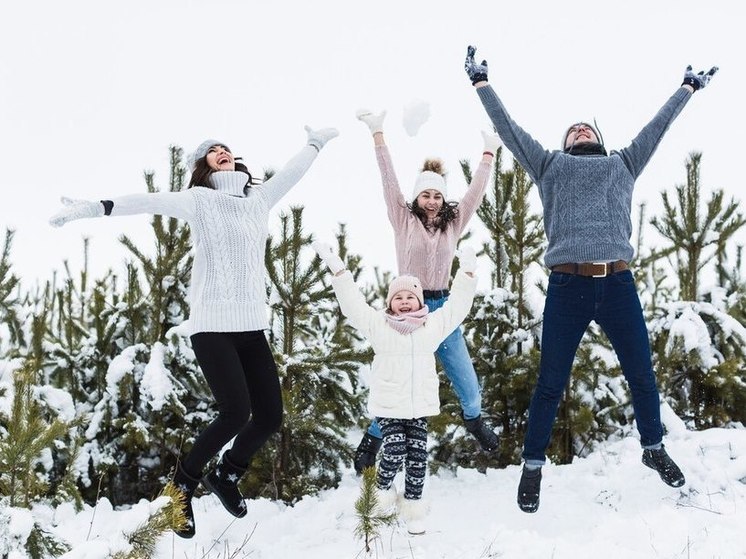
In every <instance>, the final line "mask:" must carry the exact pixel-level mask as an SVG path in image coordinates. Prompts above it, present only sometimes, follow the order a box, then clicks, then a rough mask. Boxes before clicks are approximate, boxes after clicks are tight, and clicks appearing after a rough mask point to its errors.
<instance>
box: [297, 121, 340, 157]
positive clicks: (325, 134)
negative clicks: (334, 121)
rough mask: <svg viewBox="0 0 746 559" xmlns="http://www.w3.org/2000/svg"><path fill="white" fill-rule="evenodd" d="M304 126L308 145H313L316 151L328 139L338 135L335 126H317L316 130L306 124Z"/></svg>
mask: <svg viewBox="0 0 746 559" xmlns="http://www.w3.org/2000/svg"><path fill="white" fill-rule="evenodd" d="M305 128H306V133H307V134H308V145H309V146H313V147H315V148H316V151H321V148H323V147H324V146H325V145H326V143H327V142H328V141H329V140H331V139H332V138H336V137H337V136H339V131H338V130H337V129H336V128H319V129H318V130H314V129H312V128H311V127H310V126H308V125H306V127H305Z"/></svg>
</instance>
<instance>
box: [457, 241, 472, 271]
mask: <svg viewBox="0 0 746 559" xmlns="http://www.w3.org/2000/svg"><path fill="white" fill-rule="evenodd" d="M456 258H458V266H459V270H462V271H464V272H466V273H467V274H473V273H474V272H476V271H477V253H476V251H475V250H474V247H470V246H465V247H463V248H460V249H458V251H457V252H456Z"/></svg>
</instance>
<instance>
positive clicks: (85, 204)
mask: <svg viewBox="0 0 746 559" xmlns="http://www.w3.org/2000/svg"><path fill="white" fill-rule="evenodd" d="M60 200H61V201H62V204H63V205H64V206H65V207H64V208H62V209H61V210H60V211H58V212H57V213H56V214H54V215H53V216H52V217H50V218H49V225H51V226H52V227H62V226H63V225H64V224H65V223H67V222H68V221H74V220H76V219H83V218H84V217H101V216H102V215H104V205H103V204H102V203H101V202H92V201H90V200H73V199H71V198H66V197H65V196H63V197H62V198H61V199H60Z"/></svg>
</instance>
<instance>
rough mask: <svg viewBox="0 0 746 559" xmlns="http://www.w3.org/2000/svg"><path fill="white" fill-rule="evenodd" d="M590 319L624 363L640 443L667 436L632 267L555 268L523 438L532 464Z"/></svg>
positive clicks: (540, 457)
mask: <svg viewBox="0 0 746 559" xmlns="http://www.w3.org/2000/svg"><path fill="white" fill-rule="evenodd" d="M591 320H594V321H595V322H596V323H597V324H598V325H599V326H600V327H601V328H602V329H603V331H604V333H605V334H606V335H607V336H608V338H609V341H610V342H611V345H612V347H613V348H614V351H616V354H617V357H618V358H619V363H620V365H621V367H622V372H623V373H624V376H625V378H626V379H627V383H628V384H629V388H630V392H631V393H632V408H633V410H634V412H635V419H636V421H637V429H638V431H639V432H640V443H641V444H642V446H643V448H655V447H656V446H658V445H659V444H660V442H661V439H662V438H663V427H662V426H661V418H660V396H659V395H658V387H657V386H656V383H655V375H654V373H653V367H652V363H651V359H650V342H649V340H648V331H647V328H646V325H645V319H644V318H643V315H642V307H641V305H640V298H639V297H638V295H637V291H636V289H635V283H634V279H633V277H632V272H630V271H629V270H626V271H624V272H619V273H616V274H612V275H610V276H606V277H604V278H592V277H584V276H577V275H573V274H562V273H558V272H552V273H551V274H550V276H549V285H548V289H547V298H546V302H545V305H544V325H543V332H542V336H541V365H540V370H539V379H538V380H537V382H536V388H535V390H534V394H533V396H532V398H531V405H530V407H529V412H528V429H527V430H526V438H525V440H524V443H523V458H524V460H525V461H526V463H527V464H533V465H541V464H544V462H545V460H546V455H545V454H544V453H545V451H546V448H547V446H548V445H549V437H550V435H551V432H552V425H553V424H554V419H555V417H556V415H557V408H558V407H559V402H560V399H561V398H562V393H563V392H564V390H565V387H566V386H567V382H568V380H569V378H570V369H571V368H572V362H573V360H574V358H575V352H576V351H577V349H578V345H579V344H580V340H581V338H582V337H583V334H584V333H585V331H586V329H587V328H588V325H589V324H590V322H591Z"/></svg>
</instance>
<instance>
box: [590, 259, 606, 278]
mask: <svg viewBox="0 0 746 559" xmlns="http://www.w3.org/2000/svg"><path fill="white" fill-rule="evenodd" d="M593 265H594V266H603V267H604V273H603V274H593V276H591V277H594V278H605V277H606V276H608V275H609V272H608V270H609V263H608V262H594V263H593Z"/></svg>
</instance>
